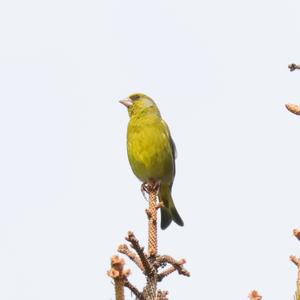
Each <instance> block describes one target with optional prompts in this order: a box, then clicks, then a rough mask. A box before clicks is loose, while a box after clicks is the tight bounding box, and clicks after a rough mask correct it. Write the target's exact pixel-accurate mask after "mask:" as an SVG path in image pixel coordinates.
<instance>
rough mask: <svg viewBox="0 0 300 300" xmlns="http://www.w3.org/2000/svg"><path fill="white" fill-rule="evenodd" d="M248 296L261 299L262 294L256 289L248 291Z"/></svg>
mask: <svg viewBox="0 0 300 300" xmlns="http://www.w3.org/2000/svg"><path fill="white" fill-rule="evenodd" d="M248 298H249V299H250V300H261V299H262V296H261V295H259V294H258V292H257V291H256V290H253V291H251V292H250V294H249V295H248Z"/></svg>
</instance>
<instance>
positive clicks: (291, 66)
mask: <svg viewBox="0 0 300 300" xmlns="http://www.w3.org/2000/svg"><path fill="white" fill-rule="evenodd" d="M288 68H289V69H290V71H291V72H293V71H295V70H299V69H300V65H297V64H294V63H292V64H289V65H288Z"/></svg>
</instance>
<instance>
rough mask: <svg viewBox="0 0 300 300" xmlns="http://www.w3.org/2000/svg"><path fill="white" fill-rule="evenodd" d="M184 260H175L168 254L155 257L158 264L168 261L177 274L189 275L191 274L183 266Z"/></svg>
mask: <svg viewBox="0 0 300 300" xmlns="http://www.w3.org/2000/svg"><path fill="white" fill-rule="evenodd" d="M185 262H186V261H185V260H184V259H181V260H179V261H177V260H175V259H174V258H173V257H171V256H169V255H162V256H159V257H157V259H156V263H158V266H162V265H164V264H165V263H169V264H170V265H172V267H173V268H174V269H176V270H177V271H178V273H179V274H181V275H184V276H187V277H189V276H191V274H190V272H189V271H188V270H186V269H185V268H184V267H183V264H185Z"/></svg>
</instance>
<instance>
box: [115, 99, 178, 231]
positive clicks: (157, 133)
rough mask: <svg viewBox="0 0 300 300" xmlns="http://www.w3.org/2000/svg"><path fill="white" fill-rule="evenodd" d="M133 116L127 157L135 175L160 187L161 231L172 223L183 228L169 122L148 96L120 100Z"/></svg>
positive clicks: (129, 131) (144, 181)
mask: <svg viewBox="0 0 300 300" xmlns="http://www.w3.org/2000/svg"><path fill="white" fill-rule="evenodd" d="M120 102H121V103H122V104H124V105H125V106H126V107H127V109H128V113H129V117H130V121H129V123H128V128H127V154H128V159H129V163H130V165H131V168H132V171H133V173H134V174H135V175H136V177H138V178H139V179H140V180H141V181H142V182H143V183H147V182H151V181H154V182H156V183H159V184H160V188H159V192H158V197H159V201H161V202H163V204H164V205H163V207H162V208H161V228H162V229H166V228H167V227H168V226H169V225H170V223H171V222H172V220H173V221H174V222H175V223H176V224H178V225H180V226H183V221H182V219H181V217H180V216H179V214H178V212H177V210H176V208H175V205H174V202H173V199H172V195H171V192H172V185H173V181H174V177H175V156H176V148H175V144H174V142H173V140H172V137H171V134H170V130H169V128H168V125H167V124H166V122H165V121H164V120H163V119H162V118H161V115H160V112H159V110H158V107H157V106H156V104H155V102H154V101H153V100H152V99H151V98H150V97H148V96H146V95H144V94H140V93H138V94H132V95H130V96H129V97H128V98H126V99H124V100H121V101H120Z"/></svg>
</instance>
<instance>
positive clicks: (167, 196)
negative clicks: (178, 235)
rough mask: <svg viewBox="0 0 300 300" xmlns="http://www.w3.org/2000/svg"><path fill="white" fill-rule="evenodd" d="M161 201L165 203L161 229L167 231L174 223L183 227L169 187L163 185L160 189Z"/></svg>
mask: <svg viewBox="0 0 300 300" xmlns="http://www.w3.org/2000/svg"><path fill="white" fill-rule="evenodd" d="M158 197H159V201H160V202H163V204H164V206H163V207H162V208H161V210H160V211H161V224H160V227H161V229H166V228H167V227H168V226H169V225H170V224H171V222H172V221H174V222H175V223H176V224H178V225H180V226H183V221H182V219H181V217H180V215H179V213H178V212H177V210H176V207H175V205H174V202H173V199H172V195H171V191H170V187H169V186H168V185H161V186H160V189H159V194H158Z"/></svg>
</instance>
